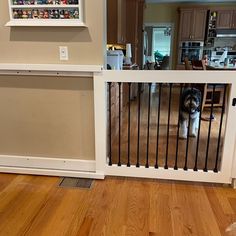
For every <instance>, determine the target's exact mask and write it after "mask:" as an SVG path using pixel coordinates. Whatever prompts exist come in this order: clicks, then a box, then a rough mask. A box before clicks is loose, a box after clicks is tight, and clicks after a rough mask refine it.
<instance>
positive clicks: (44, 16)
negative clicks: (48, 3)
mask: <svg viewBox="0 0 236 236" xmlns="http://www.w3.org/2000/svg"><path fill="white" fill-rule="evenodd" d="M43 18H44V19H48V18H49V14H48V11H47V10H45V11H44V14H43Z"/></svg>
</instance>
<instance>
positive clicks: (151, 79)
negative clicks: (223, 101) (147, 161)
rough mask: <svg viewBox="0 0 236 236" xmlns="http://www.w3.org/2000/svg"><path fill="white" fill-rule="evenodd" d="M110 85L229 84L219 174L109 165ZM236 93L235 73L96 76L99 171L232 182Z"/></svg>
mask: <svg viewBox="0 0 236 236" xmlns="http://www.w3.org/2000/svg"><path fill="white" fill-rule="evenodd" d="M107 82H139V83H199V84H200V83H217V84H225V83H227V84H229V85H230V86H229V87H230V89H229V91H228V98H229V99H227V110H226V111H225V112H226V113H227V120H226V129H225V138H224V145H223V155H222V157H223V158H222V161H221V166H220V167H219V169H220V170H219V172H218V173H215V172H213V171H208V172H204V171H203V170H199V171H193V170H191V169H189V170H187V171H185V170H183V169H178V170H174V169H173V168H168V169H164V168H163V167H160V168H158V169H155V168H154V167H149V168H145V167H143V166H141V167H139V168H137V167H136V166H131V167H127V166H126V165H122V166H121V167H119V166H117V165H112V166H109V165H108V164H107V163H108V162H107V152H106V150H107V126H106V124H107V110H108V109H107V104H106V101H107V90H106V83H107ZM233 94H236V74H235V72H234V71H144V70H142V71H137V70H136V71H135V70H133V71H132V70H130V71H124V70H123V71H122V70H121V71H106V70H104V71H103V72H102V73H95V75H94V112H95V114H94V115H95V155H96V172H98V173H104V175H105V176H106V175H110V176H125V177H141V178H155V179H172V180H184V181H197V182H214V183H227V184H229V183H232V164H233V161H234V147H235V140H236V139H235V137H236V136H235V134H236V125H234V120H236V108H234V107H233V106H232V104H231V101H232V99H233Z"/></svg>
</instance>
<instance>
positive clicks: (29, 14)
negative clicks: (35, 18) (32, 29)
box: [27, 10, 32, 19]
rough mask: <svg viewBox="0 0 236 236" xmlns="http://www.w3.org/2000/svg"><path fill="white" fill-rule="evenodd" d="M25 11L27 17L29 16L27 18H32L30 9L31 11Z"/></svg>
mask: <svg viewBox="0 0 236 236" xmlns="http://www.w3.org/2000/svg"><path fill="white" fill-rule="evenodd" d="M27 13H28V18H29V19H32V11H31V10H28V12H27Z"/></svg>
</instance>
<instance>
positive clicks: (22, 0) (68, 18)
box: [6, 0, 85, 26]
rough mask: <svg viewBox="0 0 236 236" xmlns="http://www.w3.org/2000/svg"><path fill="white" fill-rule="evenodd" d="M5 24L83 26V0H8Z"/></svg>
mask: <svg viewBox="0 0 236 236" xmlns="http://www.w3.org/2000/svg"><path fill="white" fill-rule="evenodd" d="M8 2H9V14H10V21H9V22H8V23H7V24H6V26H85V24H84V21H83V0H8Z"/></svg>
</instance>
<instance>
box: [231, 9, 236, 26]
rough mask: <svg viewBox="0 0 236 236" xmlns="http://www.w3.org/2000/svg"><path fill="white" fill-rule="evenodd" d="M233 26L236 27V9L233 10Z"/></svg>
mask: <svg viewBox="0 0 236 236" xmlns="http://www.w3.org/2000/svg"><path fill="white" fill-rule="evenodd" d="M231 28H232V29H236V10H235V11H234V12H233V17H232V24H231Z"/></svg>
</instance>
